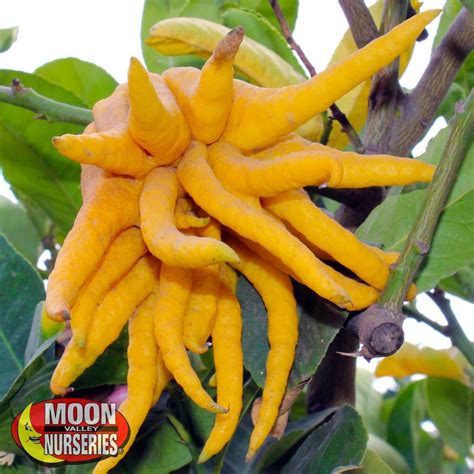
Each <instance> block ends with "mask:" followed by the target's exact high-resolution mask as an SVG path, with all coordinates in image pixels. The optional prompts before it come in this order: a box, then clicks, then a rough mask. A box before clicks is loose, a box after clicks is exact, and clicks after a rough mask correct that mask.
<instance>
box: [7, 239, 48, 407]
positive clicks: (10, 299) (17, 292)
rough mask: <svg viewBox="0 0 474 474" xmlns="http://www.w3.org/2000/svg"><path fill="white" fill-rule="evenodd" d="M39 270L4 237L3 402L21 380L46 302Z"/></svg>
mask: <svg viewBox="0 0 474 474" xmlns="http://www.w3.org/2000/svg"><path fill="white" fill-rule="evenodd" d="M44 296H45V293H44V286H43V281H42V280H41V278H40V277H39V275H38V274H37V273H36V271H35V269H34V268H33V267H32V266H31V264H30V263H28V262H27V261H26V260H25V259H24V258H23V257H22V256H21V255H20V254H18V253H17V252H16V251H15V250H14V248H13V247H12V246H11V245H10V243H9V242H8V241H7V240H6V238H5V236H1V235H0V308H1V309H2V318H1V320H0V360H1V361H2V376H1V377H0V399H1V398H3V397H4V395H5V394H6V393H7V390H8V388H9V387H10V385H11V384H12V383H13V381H14V380H15V379H16V378H17V377H18V376H19V374H20V373H21V371H22V370H23V368H24V367H25V364H24V353H25V349H26V344H27V341H28V336H29V333H30V327H31V323H32V320H33V314H34V311H35V307H36V305H37V304H38V303H39V302H40V301H41V300H42V299H44Z"/></svg>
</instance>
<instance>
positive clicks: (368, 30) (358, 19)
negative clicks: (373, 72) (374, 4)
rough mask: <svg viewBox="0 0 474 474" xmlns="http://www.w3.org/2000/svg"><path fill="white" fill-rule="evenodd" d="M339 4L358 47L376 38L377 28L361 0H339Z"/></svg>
mask: <svg viewBox="0 0 474 474" xmlns="http://www.w3.org/2000/svg"><path fill="white" fill-rule="evenodd" d="M339 5H340V6H341V8H342V11H343V12H344V15H345V16H346V19H347V22H348V23H349V27H350V29H351V33H352V37H353V38H354V41H355V43H356V45H357V47H358V48H363V47H364V46H365V45H366V44H368V43H370V42H371V41H372V40H374V39H375V38H377V36H378V35H379V30H378V28H377V25H376V24H375V21H374V19H373V18H372V15H371V14H370V11H369V9H368V8H367V6H366V5H365V3H364V2H363V0H339Z"/></svg>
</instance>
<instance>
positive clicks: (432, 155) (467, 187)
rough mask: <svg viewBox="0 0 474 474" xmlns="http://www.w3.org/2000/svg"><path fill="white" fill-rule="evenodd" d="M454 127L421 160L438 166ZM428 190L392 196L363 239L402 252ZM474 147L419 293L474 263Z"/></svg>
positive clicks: (363, 228) (365, 226) (370, 222)
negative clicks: (473, 243) (473, 242)
mask: <svg viewBox="0 0 474 474" xmlns="http://www.w3.org/2000/svg"><path fill="white" fill-rule="evenodd" d="M449 131H450V127H448V128H445V129H443V130H441V131H440V133H438V135H437V136H436V137H435V138H434V139H433V140H431V142H430V144H429V146H428V149H427V150H426V152H425V153H424V154H423V155H422V156H421V157H420V159H422V160H424V161H427V162H429V163H433V164H437V163H438V162H439V159H440V158H441V155H442V153H443V150H444V146H445V144H446V141H447V138H448V136H449ZM424 194H425V190H424V189H416V190H414V191H409V192H406V193H404V194H401V195H395V194H392V195H390V196H388V198H387V199H386V200H385V201H384V202H383V203H382V204H381V205H379V206H377V207H376V208H375V209H374V210H373V211H372V213H371V214H370V215H369V217H368V218H367V220H366V221H365V222H364V224H362V226H361V227H360V228H359V229H358V231H357V235H358V237H359V238H361V239H362V240H365V241H369V242H377V243H381V244H383V246H384V249H385V250H400V249H401V248H402V247H403V245H404V243H405V241H406V239H407V237H408V234H409V232H410V230H411V228H412V226H413V225H414V223H415V218H416V216H417V214H418V211H419V209H420V207H421V204H422V202H423V198H424ZM473 239H474V146H472V147H471V148H470V151H469V152H468V154H467V156H466V159H465V160H464V163H463V165H462V166H461V169H460V172H459V175H458V178H457V180H456V183H455V185H454V188H453V190H452V192H451V194H450V197H449V199H448V202H447V204H446V206H445V209H444V212H443V213H442V215H441V218H440V221H439V223H438V227H437V229H436V232H435V235H434V238H433V242H432V245H431V249H430V253H429V255H428V257H427V259H426V261H425V263H424V265H423V267H422V269H421V271H420V273H419V275H418V278H417V281H416V283H417V285H418V289H419V292H423V291H426V290H428V289H431V288H434V287H435V286H436V285H437V283H438V282H439V281H440V280H442V279H443V278H446V277H449V276H451V275H453V274H454V273H456V272H457V271H459V270H461V269H462V268H464V267H465V266H466V265H468V264H470V263H471V262H474V246H473V245H472V241H473Z"/></svg>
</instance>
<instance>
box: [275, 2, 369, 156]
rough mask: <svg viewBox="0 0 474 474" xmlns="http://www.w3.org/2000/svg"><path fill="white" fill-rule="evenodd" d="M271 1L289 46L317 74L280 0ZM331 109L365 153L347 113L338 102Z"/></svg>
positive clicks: (357, 146)
mask: <svg viewBox="0 0 474 474" xmlns="http://www.w3.org/2000/svg"><path fill="white" fill-rule="evenodd" d="M269 2H270V5H271V7H272V9H273V11H274V13H275V17H276V19H277V20H278V23H279V24H280V28H281V31H282V33H283V36H284V37H285V39H286V42H287V43H288V46H289V47H290V48H291V49H292V50H293V51H294V52H295V53H296V54H297V56H298V57H299V58H300V60H301V62H302V63H303V64H304V66H305V68H306V69H307V71H308V72H309V74H310V76H311V77H313V76H315V75H316V74H317V73H316V69H315V68H314V66H313V65H312V64H311V61H310V60H309V59H308V57H307V56H306V54H305V53H304V51H303V50H302V49H301V46H300V45H299V44H298V43H297V42H296V41H295V39H294V38H293V35H292V34H291V30H290V27H289V26H288V22H287V21H286V18H285V15H284V14H283V11H282V9H281V7H280V4H279V3H278V0H269ZM329 109H330V110H331V113H332V115H333V118H334V120H337V121H338V122H339V123H340V124H341V128H342V131H343V132H344V133H346V134H347V136H348V137H349V140H350V142H351V143H352V145H353V147H354V148H355V149H356V150H357V151H358V152H359V153H363V151H364V149H365V147H364V144H363V143H362V140H361V139H360V137H359V135H358V133H357V132H356V130H355V129H354V127H353V126H352V124H351V123H350V122H349V120H348V118H347V117H346V115H345V114H344V113H343V112H342V111H341V109H340V108H339V107H338V106H337V105H336V104H332V105H331V106H330V107H329Z"/></svg>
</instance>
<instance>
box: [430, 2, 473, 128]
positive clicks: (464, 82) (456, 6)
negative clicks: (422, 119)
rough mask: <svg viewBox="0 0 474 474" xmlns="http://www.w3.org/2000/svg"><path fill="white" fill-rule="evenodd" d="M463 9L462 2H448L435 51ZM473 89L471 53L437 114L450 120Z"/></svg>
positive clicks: (436, 38) (435, 40) (436, 39)
mask: <svg viewBox="0 0 474 474" xmlns="http://www.w3.org/2000/svg"><path fill="white" fill-rule="evenodd" d="M462 7H463V4H462V2H461V1H460V0H446V3H445V4H444V8H443V13H442V14H441V17H440V21H439V26H438V31H437V32H436V36H435V38H434V41H433V49H435V48H436V47H437V46H438V45H439V43H441V41H442V40H443V38H444V37H445V35H446V33H447V32H448V30H449V28H450V27H451V25H452V23H453V21H454V20H455V18H456V16H457V15H458V13H459V12H460V11H461V9H462ZM472 87H474V53H472V52H471V53H470V54H469V56H468V57H467V59H466V60H465V61H464V63H463V64H462V65H461V67H460V68H459V71H458V73H457V75H456V77H455V79H454V81H453V83H452V84H451V86H450V87H449V91H448V93H447V94H446V97H445V98H444V100H443V102H442V103H441V105H440V107H439V108H438V110H437V112H436V114H437V115H442V116H443V117H444V118H445V119H446V120H448V119H449V118H450V117H451V116H452V115H453V113H454V106H455V104H456V102H457V101H458V100H464V99H466V98H467V96H468V95H469V92H470V91H471V89H472Z"/></svg>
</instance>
